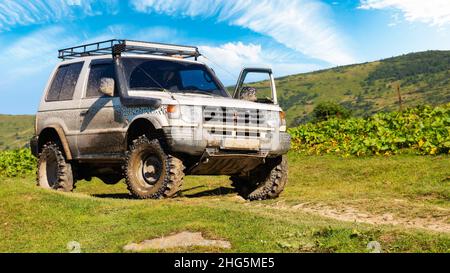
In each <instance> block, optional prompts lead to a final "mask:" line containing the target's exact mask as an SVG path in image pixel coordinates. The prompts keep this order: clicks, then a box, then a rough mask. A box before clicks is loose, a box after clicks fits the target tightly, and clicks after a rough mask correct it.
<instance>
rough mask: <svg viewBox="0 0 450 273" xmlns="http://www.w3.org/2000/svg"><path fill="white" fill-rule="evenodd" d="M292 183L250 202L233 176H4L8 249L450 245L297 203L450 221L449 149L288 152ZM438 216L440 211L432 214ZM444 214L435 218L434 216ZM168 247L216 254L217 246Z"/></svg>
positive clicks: (0, 213) (2, 223) (3, 247)
mask: <svg viewBox="0 0 450 273" xmlns="http://www.w3.org/2000/svg"><path fill="white" fill-rule="evenodd" d="M289 162H290V175H289V184H288V186H287V187H286V189H285V192H284V193H283V195H282V196H281V197H280V198H278V199H276V200H269V201H261V202H247V201H244V200H242V199H241V198H239V197H238V196H237V195H236V194H235V193H234V192H233V191H232V190H231V188H230V186H229V182H228V179H227V177H187V178H186V181H185V184H184V187H183V188H184V189H183V192H182V194H181V196H180V197H177V198H173V199H167V200H134V199H129V198H128V197H129V196H128V193H127V191H126V187H125V185H124V184H123V183H119V184H117V185H113V186H111V185H105V184H102V183H101V182H99V181H98V180H93V181H92V182H86V181H80V182H78V184H77V188H76V190H75V192H74V193H60V192H54V191H49V190H44V189H40V188H38V187H36V186H35V183H34V181H33V178H31V177H28V178H14V179H13V178H3V179H1V180H0V199H1V200H2V202H1V205H0V234H1V237H2V240H0V252H66V251H67V249H66V244H67V243H68V242H69V241H78V242H80V243H81V247H82V251H84V252H120V251H122V247H123V246H124V245H126V244H128V243H130V242H141V241H143V240H145V239H151V238H155V237H159V236H163V235H168V234H171V233H174V232H177V231H183V230H190V231H201V232H203V234H204V236H205V237H206V238H213V239H216V238H217V239H219V238H220V239H225V240H229V241H230V242H231V244H232V249H231V250H227V251H231V252H366V251H368V250H367V249H366V246H367V243H368V242H369V241H372V240H377V241H379V242H380V243H381V245H382V247H383V251H385V252H450V234H449V233H448V232H436V231H431V230H428V229H419V228H406V227H404V226H403V225H400V224H398V225H372V224H365V223H355V222H349V221H340V220H336V219H332V218H328V217H323V216H321V214H320V213H315V212H307V211H304V210H299V209H295V206H296V205H298V204H307V206H309V207H311V208H317V207H319V206H321V207H327V206H329V207H334V208H339V207H348V206H351V207H353V208H355V209H357V210H358V211H361V212H364V213H367V214H373V215H381V214H383V213H391V214H393V215H394V217H403V218H411V219H413V218H414V219H427V221H440V222H441V223H442V222H443V221H444V223H447V224H450V223H449V219H448V215H449V211H450V204H449V202H448V201H450V192H449V191H450V190H449V188H450V186H449V183H450V173H449V172H450V171H449V168H448V166H449V165H450V158H449V157H448V156H437V157H418V156H408V155H399V156H393V157H388V158H384V157H365V158H339V157H334V156H299V155H295V154H290V155H289ZM430 217H431V218H430ZM432 217H435V218H432ZM168 251H195V252H205V251H207V252H216V251H221V250H219V249H214V248H189V249H171V250H168Z"/></svg>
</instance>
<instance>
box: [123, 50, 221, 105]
mask: <svg viewBox="0 0 450 273" xmlns="http://www.w3.org/2000/svg"><path fill="white" fill-rule="evenodd" d="M122 60H123V65H124V68H125V75H126V77H127V81H128V87H129V89H131V90H160V91H163V90H164V89H165V90H168V91H170V92H174V93H198V94H205V95H211V96H222V97H229V95H228V93H226V91H225V90H224V89H223V87H222V85H221V84H220V83H219V82H218V81H217V80H216V79H215V77H214V76H213V75H212V74H211V73H210V72H209V70H208V69H207V68H206V67H205V66H204V65H201V64H196V63H188V62H177V61H172V60H170V61H168V60H149V59H139V58H123V59H122Z"/></svg>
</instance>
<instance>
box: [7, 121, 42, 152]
mask: <svg viewBox="0 0 450 273" xmlns="http://www.w3.org/2000/svg"><path fill="white" fill-rule="evenodd" d="M33 128H34V116H31V115H17V116H13V115H0V151H2V150H7V149H15V148H20V147H24V146H25V145H28V142H29V140H30V138H31V136H32V135H33V132H34V129H33Z"/></svg>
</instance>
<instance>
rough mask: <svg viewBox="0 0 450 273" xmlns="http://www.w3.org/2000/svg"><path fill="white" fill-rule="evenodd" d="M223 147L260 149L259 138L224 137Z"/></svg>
mask: <svg viewBox="0 0 450 273" xmlns="http://www.w3.org/2000/svg"><path fill="white" fill-rule="evenodd" d="M222 145H223V147H222V148H223V149H239V150H259V139H224V140H223V143H222Z"/></svg>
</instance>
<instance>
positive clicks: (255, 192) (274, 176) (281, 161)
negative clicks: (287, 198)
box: [230, 155, 288, 200]
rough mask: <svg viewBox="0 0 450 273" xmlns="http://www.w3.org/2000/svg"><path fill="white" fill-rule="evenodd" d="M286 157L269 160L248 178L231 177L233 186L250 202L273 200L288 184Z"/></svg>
mask: <svg viewBox="0 0 450 273" xmlns="http://www.w3.org/2000/svg"><path fill="white" fill-rule="evenodd" d="M287 176H288V166H287V160H286V156H285V155H283V156H279V157H277V158H269V159H267V160H266V163H264V164H262V165H260V166H258V167H257V168H256V169H255V170H252V171H251V172H250V174H249V175H248V176H231V177H230V180H231V181H232V184H231V185H232V186H233V187H234V188H235V189H236V191H237V192H238V193H239V195H241V196H242V197H244V198H245V199H248V200H265V199H273V198H276V197H278V196H279V195H280V193H281V192H282V191H283V190H284V187H285V186H286V183H287Z"/></svg>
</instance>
